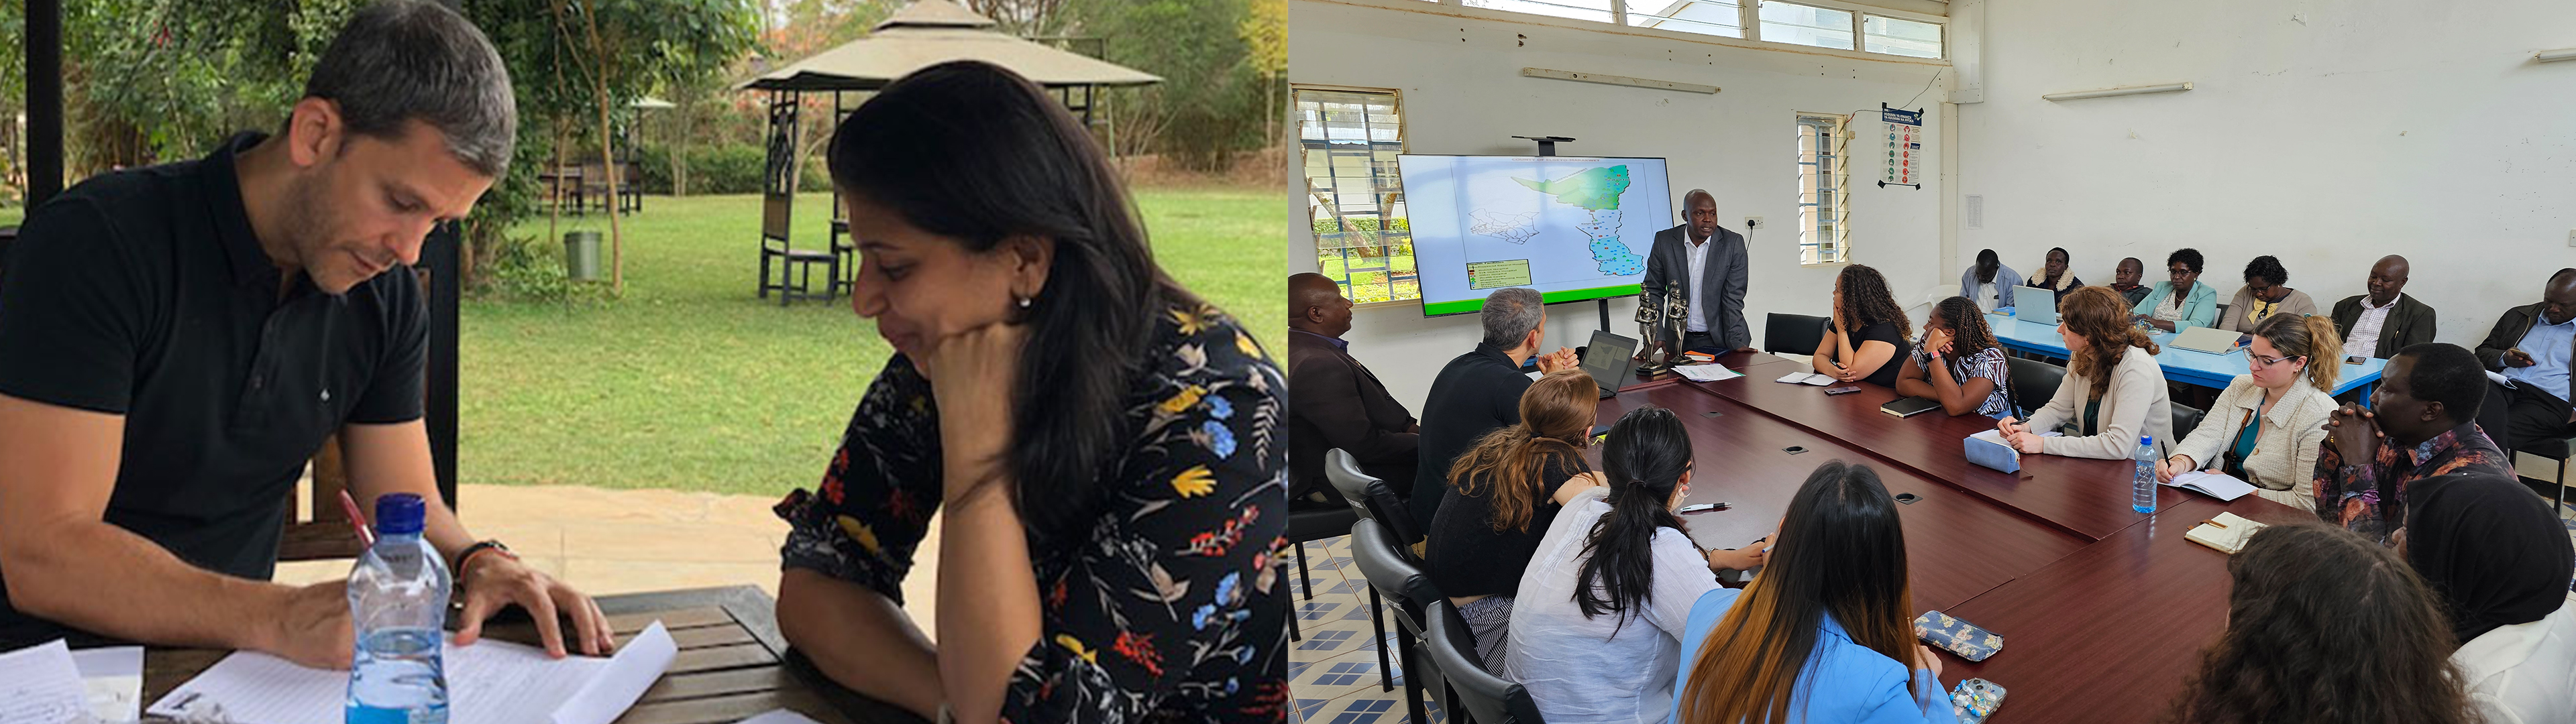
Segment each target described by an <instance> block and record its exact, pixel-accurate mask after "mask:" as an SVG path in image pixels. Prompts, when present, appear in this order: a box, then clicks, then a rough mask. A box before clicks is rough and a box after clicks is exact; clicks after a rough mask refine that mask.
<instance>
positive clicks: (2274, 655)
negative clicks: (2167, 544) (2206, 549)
mask: <svg viewBox="0 0 2576 724" xmlns="http://www.w3.org/2000/svg"><path fill="white" fill-rule="evenodd" d="M2227 575H2228V578H2229V579H2231V580H2233V581H2234V583H2235V590H2233V591H2231V592H2229V593H2228V596H2227V632H2226V633H2224V634H2221V635H2220V636H2219V639H2218V642H2217V643H2215V644H2211V645H2210V646H2209V648H2208V650H2206V651H2204V652H2203V653H2202V654H2201V664H2200V671H2199V672H2198V673H2195V674H2193V675H2192V677H2191V679H2190V681H2189V682H2188V683H2186V684H2184V686H2183V691H2182V694H2181V695H2179V696H2176V697H2175V698H2174V711H2173V720H2174V721H2176V722H2180V723H2181V724H2240V723H2241V724H2253V723H2255V722H2264V723H2266V724H2395V723H2396V722H2406V723H2407V724H2470V723H2472V722H2477V721H2480V718H2479V717H2478V715H2477V714H2476V713H2475V712H2474V711H2472V710H2471V709H2470V708H2469V701H2468V696H2467V695H2466V694H2465V693H2464V692H2463V691H2462V689H2461V677H2460V669H2459V667H2457V666H2454V665H2452V663H2451V661H2450V659H2449V657H2450V655H2451V649H2452V648H2453V647H2454V646H2455V645H2456V644H2455V642H2454V641H2453V640H2452V636H2451V627H2450V626H2449V625H2448V624H2446V623H2445V622H2443V620H2442V612H2441V610H2440V609H2439V608H2437V607H2436V606H2435V604H2434V599H2433V593H2432V591H2429V590H2426V589H2425V587H2424V581H2423V579H2420V578H2417V577H2416V576H2415V571H2414V569H2411V568H2408V567H2407V566H2406V562H2405V561H2402V560H2399V559H2398V557H2397V554H2396V553H2394V552H2391V551H2389V550H2388V549H2387V548H2386V547H2383V546H2380V545H2379V544H2378V543H2374V542H2372V541H2371V540H2370V539H2368V538H2363V537H2361V536H2360V535H2359V534H2356V533H2353V532H2352V531H2348V530H2344V529H2342V528H2338V527H2334V526H2329V525H2323V524H2317V523H2300V524H2295V525H2276V526H2272V527H2270V528H2265V529H2263V530H2260V531H2256V532H2255V533H2254V537H2253V539H2252V540H2249V541H2247V542H2246V543H2245V550H2243V551H2239V552H2238V553H2237V554H2236V555H2233V556H2229V557H2228V558H2227Z"/></svg>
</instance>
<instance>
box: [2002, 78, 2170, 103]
mask: <svg viewBox="0 0 2576 724" xmlns="http://www.w3.org/2000/svg"><path fill="white" fill-rule="evenodd" d="M2187 90H2191V83H2190V82H2188V81H2186V82H2182V83H2167V84H2164V85H2131V86H2121V87H2118V88H2104V89H2101V90H2089V91H2072V92H2067V93H2050V94H2048V95H2044V96H2040V99H2041V100H2051V101H2071V100H2076V99H2080V98H2103V97H2108V96H2133V95H2137V94H2140V93H2175V92H2179V91H2187Z"/></svg>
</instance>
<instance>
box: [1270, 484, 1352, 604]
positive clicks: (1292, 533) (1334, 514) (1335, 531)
mask: <svg viewBox="0 0 2576 724" xmlns="http://www.w3.org/2000/svg"><path fill="white" fill-rule="evenodd" d="M1359 519H1360V516H1359V514H1357V513H1353V512H1351V508H1350V506H1347V505H1339V504H1334V503H1318V502H1315V501H1312V500H1296V499H1290V500H1289V501H1288V542H1290V543H1294V544H1296V546H1297V578H1298V579H1299V580H1302V581H1305V583H1306V600H1309V601H1312V600H1315V574H1313V573H1311V572H1309V571H1307V570H1306V541H1313V540H1323V539H1326V538H1331V537H1334V536H1338V535H1342V534H1344V533H1349V532H1350V531H1351V522H1352V521H1356V520H1359Z"/></svg>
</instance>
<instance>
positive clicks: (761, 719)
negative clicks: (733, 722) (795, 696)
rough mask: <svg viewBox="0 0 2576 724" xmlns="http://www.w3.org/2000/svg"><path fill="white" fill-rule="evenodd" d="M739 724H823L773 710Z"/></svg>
mask: <svg viewBox="0 0 2576 724" xmlns="http://www.w3.org/2000/svg"><path fill="white" fill-rule="evenodd" d="M738 724H822V722H817V721H814V720H813V719H810V718H807V717H806V716H805V715H803V714H798V713H796V712H792V711H788V710H785V709H771V710H769V711H767V712H763V713H761V715H759V716H755V717H752V718H749V719H744V720H742V721H741V722H739V723H738Z"/></svg>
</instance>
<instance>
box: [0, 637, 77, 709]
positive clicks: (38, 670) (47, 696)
mask: <svg viewBox="0 0 2576 724" xmlns="http://www.w3.org/2000/svg"><path fill="white" fill-rule="evenodd" d="M87 711H89V706H88V703H87V699H86V697H85V696H84V695H83V694H82V692H81V678H80V666H79V665H78V664H75V663H73V661H72V650H71V648H70V647H67V646H64V645H63V640H62V639H55V640H53V641H52V642H50V643H46V644H44V645H41V646H29V647H27V648H23V649H19V650H16V651H11V652H9V653H6V654H0V724H63V723H64V722H71V721H76V720H78V719H80V717H81V715H82V714H83V713H86V712H87Z"/></svg>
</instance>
